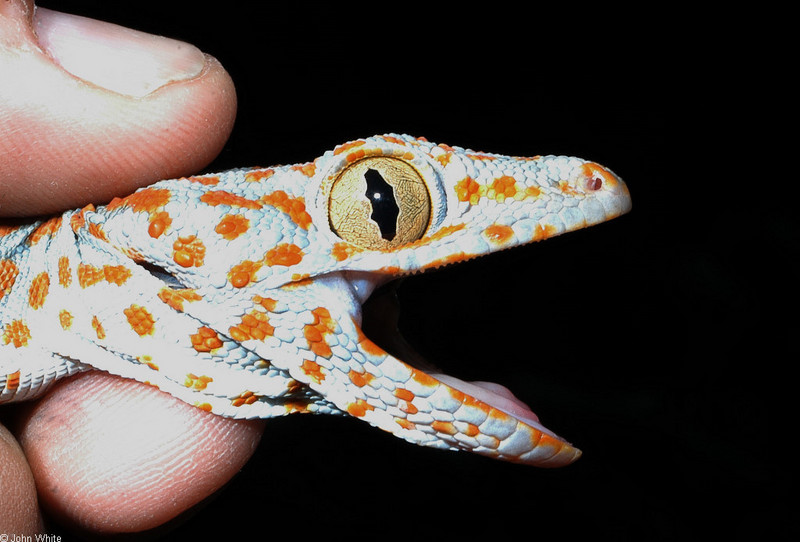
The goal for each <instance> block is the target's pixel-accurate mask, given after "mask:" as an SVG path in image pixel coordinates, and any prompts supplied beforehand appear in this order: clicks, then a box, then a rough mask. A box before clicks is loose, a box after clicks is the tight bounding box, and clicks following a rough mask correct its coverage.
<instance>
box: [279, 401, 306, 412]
mask: <svg viewBox="0 0 800 542" xmlns="http://www.w3.org/2000/svg"><path fill="white" fill-rule="evenodd" d="M284 406H285V408H286V413H287V414H296V413H300V414H307V413H308V412H309V410H308V403H306V402H303V401H287V402H286V403H285V404H284Z"/></svg>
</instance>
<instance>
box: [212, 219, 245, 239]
mask: <svg viewBox="0 0 800 542" xmlns="http://www.w3.org/2000/svg"><path fill="white" fill-rule="evenodd" d="M248 229H250V221H249V220H247V219H246V218H245V217H243V216H241V215H225V216H223V217H222V220H220V221H219V224H217V226H216V227H215V228H214V231H215V232H217V233H218V234H220V235H221V236H222V237H224V238H225V239H227V240H228V241H232V240H234V239H236V238H237V237H239V236H240V235H242V234H243V233H245V232H246V231H247V230H248Z"/></svg>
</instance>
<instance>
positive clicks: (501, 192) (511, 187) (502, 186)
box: [486, 175, 517, 203]
mask: <svg viewBox="0 0 800 542" xmlns="http://www.w3.org/2000/svg"><path fill="white" fill-rule="evenodd" d="M516 194H517V181H516V180H515V179H514V177H509V176H508V175H503V176H502V177H498V178H497V179H495V180H494V182H493V183H492V186H490V187H489V190H487V192H486V197H488V198H490V199H493V200H495V201H497V202H498V203H503V202H504V201H505V200H506V198H513V197H514V196H515V195H516Z"/></svg>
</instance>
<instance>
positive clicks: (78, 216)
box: [69, 203, 94, 232]
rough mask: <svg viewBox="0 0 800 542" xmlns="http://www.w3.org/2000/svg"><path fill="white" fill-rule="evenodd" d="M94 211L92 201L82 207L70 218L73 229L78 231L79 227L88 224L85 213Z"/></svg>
mask: <svg viewBox="0 0 800 542" xmlns="http://www.w3.org/2000/svg"><path fill="white" fill-rule="evenodd" d="M91 211H94V205H92V204H91V203H90V204H89V205H87V206H86V207H84V208H83V209H81V210H80V211H78V212H76V213H75V214H73V215H72V217H70V219H69V226H70V228H72V231H74V232H77V231H78V230H79V229H81V228H82V227H84V226H85V225H86V216H85V213H87V212H91Z"/></svg>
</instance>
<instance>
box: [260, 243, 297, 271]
mask: <svg viewBox="0 0 800 542" xmlns="http://www.w3.org/2000/svg"><path fill="white" fill-rule="evenodd" d="M302 259H303V251H302V250H300V247H298V246H297V245H294V244H291V243H282V244H280V245H278V246H276V247H275V248H273V249H270V250H269V251H268V252H267V254H266V256H264V261H265V262H266V264H267V265H269V266H273V265H282V266H284V267H289V266H291V265H297V264H298V263H300V261H301V260H302Z"/></svg>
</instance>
